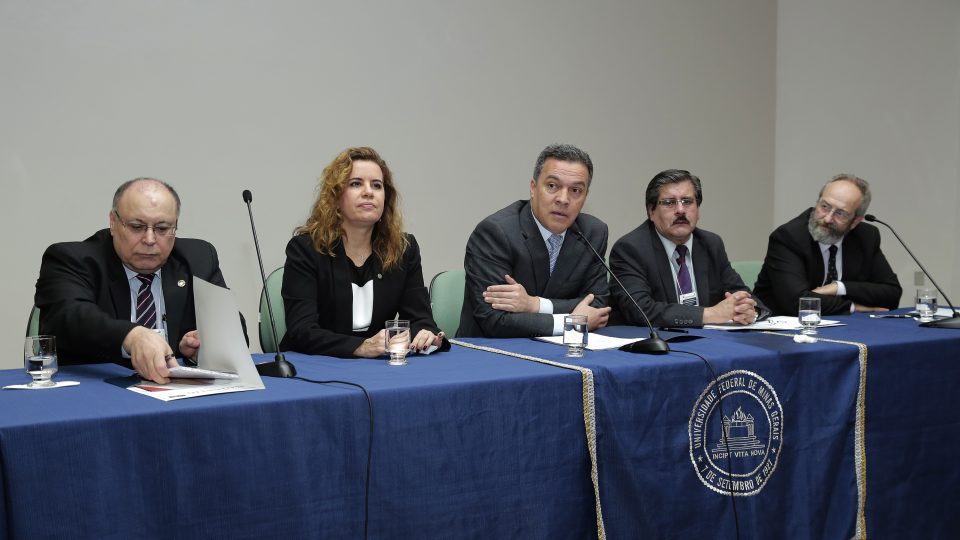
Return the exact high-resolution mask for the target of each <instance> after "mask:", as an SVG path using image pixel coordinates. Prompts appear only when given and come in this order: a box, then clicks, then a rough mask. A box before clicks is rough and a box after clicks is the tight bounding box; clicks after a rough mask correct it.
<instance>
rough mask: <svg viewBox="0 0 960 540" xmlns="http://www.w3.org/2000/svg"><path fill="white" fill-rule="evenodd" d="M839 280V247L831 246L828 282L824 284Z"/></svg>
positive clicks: (828, 262)
mask: <svg viewBox="0 0 960 540" xmlns="http://www.w3.org/2000/svg"><path fill="white" fill-rule="evenodd" d="M836 280H837V246H836V245H833V246H830V260H828V261H827V280H826V281H824V282H823V284H824V285H826V284H827V283H833V282H834V281H836Z"/></svg>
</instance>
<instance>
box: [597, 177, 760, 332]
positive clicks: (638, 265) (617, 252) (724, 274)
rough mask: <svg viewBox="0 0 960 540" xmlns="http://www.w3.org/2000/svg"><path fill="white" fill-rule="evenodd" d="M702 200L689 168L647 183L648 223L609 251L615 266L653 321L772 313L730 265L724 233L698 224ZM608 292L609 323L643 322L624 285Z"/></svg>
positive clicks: (693, 321)
mask: <svg viewBox="0 0 960 540" xmlns="http://www.w3.org/2000/svg"><path fill="white" fill-rule="evenodd" d="M702 202H703V191H702V189H701V185H700V179H699V178H697V177H696V176H694V175H693V174H690V172H689V171H684V170H679V169H669V170H666V171H663V172H661V173H659V174H657V175H656V176H654V177H653V179H652V180H650V183H649V184H647V192H646V206H647V218H648V219H647V221H645V222H643V224H642V225H640V226H639V227H637V228H636V229H634V230H632V231H630V232H629V233H627V234H626V235H624V237H623V238H621V239H620V240H617V243H616V244H614V246H613V249H612V250H611V251H610V268H611V270H613V273H614V274H616V276H617V277H619V278H620V281H622V282H623V285H624V287H625V288H626V289H627V291H628V292H629V293H630V295H631V296H632V297H633V299H634V300H636V302H637V303H638V304H639V305H640V307H641V308H642V309H643V310H644V311H645V312H646V313H647V316H648V317H650V322H651V323H652V324H654V325H659V326H672V327H681V326H703V325H704V324H723V323H727V322H730V321H732V322H734V323H737V324H744V325H745V324H751V323H753V322H755V321H756V320H757V319H758V318H763V317H766V316H767V315H768V314H769V310H768V309H767V308H766V307H765V306H764V305H763V304H762V303H761V302H758V301H757V300H756V299H755V298H753V297H752V296H751V295H750V289H749V287H747V286H746V285H745V284H744V283H743V280H742V279H740V275H739V274H737V272H736V271H735V270H734V269H733V267H731V266H730V261H729V260H728V259H727V253H726V250H725V248H724V246H723V241H722V240H721V239H720V237H719V236H717V235H716V234H714V233H711V232H708V231H705V230H703V229H698V228H697V222H698V221H699V219H700V205H701V203H702ZM610 292H611V296H612V298H613V302H612V305H613V306H614V310H615V311H614V313H615V315H614V316H613V317H612V318H614V320H615V321H616V322H613V323H611V324H617V323H619V324H633V325H643V324H644V323H643V318H642V317H641V315H640V313H638V312H637V308H636V306H634V305H633V302H631V301H630V299H629V298H628V297H627V296H626V295H625V294H624V292H623V290H621V289H620V288H619V287H616V286H612V287H611V289H610Z"/></svg>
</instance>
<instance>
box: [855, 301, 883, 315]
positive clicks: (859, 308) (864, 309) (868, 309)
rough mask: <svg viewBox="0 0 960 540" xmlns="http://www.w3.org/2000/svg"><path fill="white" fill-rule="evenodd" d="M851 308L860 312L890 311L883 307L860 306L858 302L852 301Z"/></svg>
mask: <svg viewBox="0 0 960 540" xmlns="http://www.w3.org/2000/svg"><path fill="white" fill-rule="evenodd" d="M853 310H854V311H859V312H860V313H880V312H882V311H890V310H889V309H887V308H885V307H870V306H861V305H860V304H857V303H854V304H853Z"/></svg>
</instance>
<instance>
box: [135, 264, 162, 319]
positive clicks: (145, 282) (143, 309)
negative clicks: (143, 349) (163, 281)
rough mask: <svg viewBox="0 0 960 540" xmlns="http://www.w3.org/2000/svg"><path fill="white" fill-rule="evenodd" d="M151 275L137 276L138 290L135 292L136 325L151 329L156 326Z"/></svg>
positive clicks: (155, 306) (155, 309)
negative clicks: (138, 281)
mask: <svg viewBox="0 0 960 540" xmlns="http://www.w3.org/2000/svg"><path fill="white" fill-rule="evenodd" d="M153 278H154V275H153V274H137V279H139V280H140V290H138V291H137V324H139V325H142V326H146V327H147V328H153V327H154V325H155V324H157V305H156V304H154V303H153V292H152V291H150V285H151V284H153Z"/></svg>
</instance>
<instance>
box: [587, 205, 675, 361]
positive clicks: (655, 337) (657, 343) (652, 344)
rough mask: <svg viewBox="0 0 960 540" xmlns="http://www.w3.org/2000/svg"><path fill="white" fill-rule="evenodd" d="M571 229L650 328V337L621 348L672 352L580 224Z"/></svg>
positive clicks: (643, 351)
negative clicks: (583, 231)
mask: <svg viewBox="0 0 960 540" xmlns="http://www.w3.org/2000/svg"><path fill="white" fill-rule="evenodd" d="M570 230H571V231H573V232H574V234H576V235H577V236H579V237H580V239H581V240H583V243H584V244H586V245H587V247H588V248H590V251H592V252H593V254H594V256H596V258H597V260H598V261H600V264H602V265H603V267H604V268H605V269H606V270H607V273H608V274H610V276H611V277H612V278H613V279H614V280H615V281H616V282H617V285H619V286H620V289H621V290H622V291H623V293H624V294H625V295H627V298H629V299H630V301H631V302H633V305H634V306H636V308H637V311H639V312H640V315H641V316H642V317H643V321H644V322H645V323H646V324H647V329H649V330H650V337H648V338H647V339H644V340H641V341H634V342H633V343H628V344H626V345H624V346H623V347H620V350H621V351H626V352H631V353H637V354H666V353H668V352H670V345H667V342H666V341H664V339H663V338H661V337H660V335H659V334H657V331H656V330H654V328H653V325H652V324H650V319H649V318H648V317H647V314H646V313H644V311H643V309H641V308H640V304H638V303H637V301H636V300H634V299H633V296H632V295H631V294H630V293H629V292H627V288H626V287H624V286H623V283H620V278H618V277H617V275H616V274H614V273H613V270H610V267H609V266H607V261H605V260H603V257H601V256H600V254H599V253H597V250H596V249H594V247H593V245H592V244H591V243H590V241H589V240H587V237H586V236H584V235H583V233H582V232H580V226H579V225H577V224H576V223H574V224H573V225H571V226H570Z"/></svg>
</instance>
